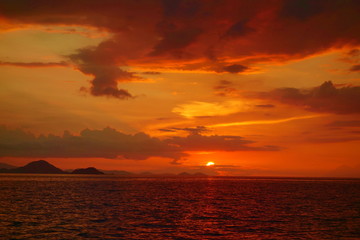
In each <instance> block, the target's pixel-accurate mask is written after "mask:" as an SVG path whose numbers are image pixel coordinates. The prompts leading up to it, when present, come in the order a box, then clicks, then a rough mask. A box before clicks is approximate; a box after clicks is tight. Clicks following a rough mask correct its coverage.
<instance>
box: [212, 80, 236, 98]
mask: <svg viewBox="0 0 360 240" xmlns="http://www.w3.org/2000/svg"><path fill="white" fill-rule="evenodd" d="M214 90H215V95H217V96H220V97H236V96H238V90H237V89H236V88H235V87H234V84H233V83H232V82H231V81H228V80H220V81H219V82H218V84H217V85H215V86H214Z"/></svg>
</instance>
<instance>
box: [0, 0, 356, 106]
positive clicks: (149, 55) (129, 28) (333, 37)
mask: <svg viewBox="0 0 360 240" xmlns="http://www.w3.org/2000/svg"><path fill="white" fill-rule="evenodd" d="M0 9H2V11H1V16H0V17H2V18H3V19H6V21H7V22H9V23H10V24H13V25H17V24H46V25H49V24H51V25H83V26H93V27H97V28H100V29H102V30H107V31H108V32H110V33H111V34H112V38H111V39H110V40H106V41H105V42H103V43H102V44H100V45H99V46H97V47H95V48H92V49H80V50H79V51H78V52H77V53H74V54H72V55H70V56H69V59H70V60H72V61H73V62H74V63H75V64H76V65H77V67H78V69H79V70H80V71H82V72H84V73H85V74H90V75H93V77H94V78H93V80H92V81H91V84H92V86H91V88H90V89H91V93H92V94H93V95H96V96H103V95H105V96H112V97H117V98H121V99H123V98H129V97H131V94H130V93H128V92H127V91H126V90H123V89H120V88H118V86H117V83H118V82H121V81H131V80H134V79H135V80H136V79H138V77H136V76H135V75H134V74H133V73H130V72H127V71H126V70H124V68H122V69H121V67H122V66H126V65H127V64H128V63H129V62H131V64H132V65H134V66H136V65H137V64H139V65H144V64H148V65H152V66H158V67H159V66H160V67H166V66H167V65H166V63H167V62H171V63H172V68H176V66H177V67H178V68H180V69H184V68H185V69H201V70H204V69H206V70H212V71H219V69H220V70H221V71H220V72H224V71H227V72H232V73H241V72H243V71H245V70H247V69H248V68H250V69H251V63H252V62H254V61H257V60H256V59H259V56H261V57H264V56H269V57H270V58H269V59H274V58H279V59H296V58H303V57H305V56H309V55H312V54H316V53H319V52H324V51H326V50H328V49H333V48H341V47H344V46H346V47H351V46H353V47H356V46H358V45H359V44H360V24H357V23H358V22H360V14H359V12H360V2H359V1H357V0H347V1H325V0H262V1H247V0H224V1H217V0H209V1H196V0H193V1H189V0H178V1H172V0H164V1H160V0H158V1H157V0H154V1H146V0H143V1H127V0H103V1H94V0H92V1H90V0H87V1H85V0H78V1H71V0H63V1H45V0H37V1H30V0H18V1H13V0H3V1H1V2H0ZM241 59H250V60H247V61H245V60H243V61H242V60H241ZM251 59H252V60H251ZM262 61H264V58H262ZM194 62H196V63H197V64H193V63H194ZM119 67H120V68H119ZM356 69H357V68H356V67H355V70H356Z"/></svg>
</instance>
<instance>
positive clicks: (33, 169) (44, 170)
mask: <svg viewBox="0 0 360 240" xmlns="http://www.w3.org/2000/svg"><path fill="white" fill-rule="evenodd" d="M0 173H37V174H96V175H102V174H107V175H118V176H123V177H176V176H179V177H206V176H207V175H206V174H204V173H201V172H197V173H193V174H192V173H187V172H182V173H179V174H172V173H164V174H155V173H151V172H143V173H139V174H136V173H132V172H128V171H122V170H98V169H96V168H94V167H88V168H78V169H75V170H67V171H64V170H61V169H60V168H58V167H55V166H54V165H52V164H50V163H49V162H47V161H45V160H38V161H33V162H30V163H28V164H26V165H25V166H22V167H16V166H12V165H10V164H6V163H0Z"/></svg>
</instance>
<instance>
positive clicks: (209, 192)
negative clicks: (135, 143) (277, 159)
mask: <svg viewBox="0 0 360 240" xmlns="http://www.w3.org/2000/svg"><path fill="white" fill-rule="evenodd" d="M0 239H69V240H70V239H71V240H72V239H147V240H149V239H156V240H161V239H179V240H180V239H189V240H190V239H194V240H198V239H199V240H200V239H201V240H202V239H236V240H238V239H286V240H289V239H317V240H318V239H337V240H340V239H360V179H325V178H266V177H198V178H197V177H153V178H150V177H149V178H141V177H138V178H137V177H131V178H128V177H120V176H116V175H102V176H97V175H96V176H95V175H94V176H91V175H54V174H52V175H44V174H42V175H40V174H39V175H34V174H0Z"/></svg>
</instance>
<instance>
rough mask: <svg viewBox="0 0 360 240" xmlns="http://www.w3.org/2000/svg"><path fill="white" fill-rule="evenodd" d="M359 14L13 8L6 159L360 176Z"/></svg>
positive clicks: (291, 0) (3, 102)
mask: <svg viewBox="0 0 360 240" xmlns="http://www.w3.org/2000/svg"><path fill="white" fill-rule="evenodd" d="M359 12H360V1H358V0H330V1H329V0H222V1H219V0H163V1H160V0H159V1H158V0H138V1H132V0H101V1H99V0H78V1H72V0H61V1H60V0H59V1H58V0H54V1H45V0H17V1H13V0H2V1H0V113H1V114H0V162H4V163H8V164H12V165H17V166H21V165H24V164H26V163H28V162H30V161H33V160H38V159H44V160H47V161H49V162H51V163H52V164H54V165H56V166H58V167H60V168H62V169H74V168H79V167H87V166H95V167H97V168H99V169H105V170H110V169H111V170H113V169H117V170H126V171H132V172H144V171H150V172H154V173H167V172H168V173H180V172H184V171H186V172H189V173H194V172H204V173H207V174H212V175H235V176H238V175H239V176H243V175H245V176H248V175H251V176H304V177H307V176H312V177H324V176H333V177H360V160H359V159H360V148H359V146H360V74H359V73H360V15H359V14H358V13H359ZM208 162H214V163H215V164H214V165H211V166H206V164H207V163H208Z"/></svg>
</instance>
